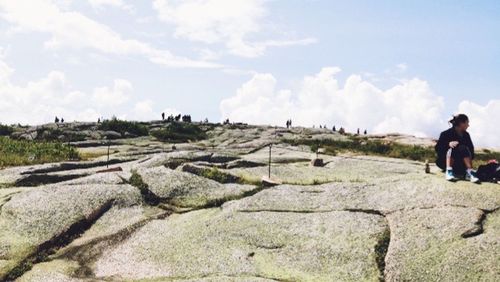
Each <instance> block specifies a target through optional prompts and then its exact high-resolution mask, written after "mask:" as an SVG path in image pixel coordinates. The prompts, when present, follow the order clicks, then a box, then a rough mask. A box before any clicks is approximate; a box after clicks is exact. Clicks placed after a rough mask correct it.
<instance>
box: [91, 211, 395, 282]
mask: <svg viewBox="0 0 500 282" xmlns="http://www.w3.org/2000/svg"><path fill="white" fill-rule="evenodd" d="M271 227H272V228H271ZM386 236H387V225H386V222H385V219H384V218H383V217H382V216H378V215H373V214H366V213H358V212H326V213H276V212H255V213H253V212H250V213H239V212H238V213H233V212H228V211H224V210H222V211H221V210H220V209H208V210H201V211H195V212H189V213H186V214H182V215H172V216H171V217H169V218H167V219H165V220H155V221H152V222H150V223H149V224H147V225H146V226H144V227H143V228H142V229H140V230H139V231H138V232H136V233H135V234H133V235H132V236H131V237H130V238H129V239H127V240H125V241H124V242H123V243H122V244H120V245H118V246H117V247H116V248H115V249H113V250H110V251H107V252H105V253H104V254H103V255H102V257H101V258H100V259H99V260H98V261H97V262H96V264H95V268H94V269H93V273H95V275H96V277H97V278H98V279H107V278H110V277H113V279H118V280H137V279H158V280H162V279H163V280H167V279H172V278H176V279H187V280H189V279H192V280H194V281H197V279H198V278H202V277H213V276H229V277H241V279H243V280H244V277H259V278H267V279H276V280H294V281H297V280H300V281H346V280H351V281H360V280H363V281H378V280H379V278H380V275H381V273H380V270H379V268H378V264H377V261H378V259H379V254H377V252H376V251H375V249H376V248H377V246H378V244H379V243H380V241H381V240H384V238H385V237H386Z"/></svg>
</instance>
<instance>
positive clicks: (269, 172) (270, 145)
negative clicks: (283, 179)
mask: <svg viewBox="0 0 500 282" xmlns="http://www.w3.org/2000/svg"><path fill="white" fill-rule="evenodd" d="M272 147H273V144H269V171H268V177H269V179H271V148H272Z"/></svg>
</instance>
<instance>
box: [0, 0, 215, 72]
mask: <svg viewBox="0 0 500 282" xmlns="http://www.w3.org/2000/svg"><path fill="white" fill-rule="evenodd" d="M67 9H68V7H64V6H58V5H57V3H56V2H53V1H51V0H38V1H30V0H16V1H11V0H0V11H1V12H0V15H1V17H2V18H4V19H5V20H7V21H8V22H10V23H12V24H13V25H14V29H15V30H16V31H36V32H42V33H48V34H50V35H51V38H50V40H48V41H47V42H45V47H46V48H61V47H70V48H76V49H81V48H91V49H95V50H98V51H101V52H104V53H108V54H115V55H141V56H145V57H146V58H148V59H149V60H150V61H151V62H153V63H156V64H161V65H165V66H169V67H194V68H206V67H218V65H217V64H215V63H210V62H205V61H197V60H191V59H188V58H184V57H178V56H175V55H173V54H172V53H171V52H170V51H168V50H160V49H156V48H154V47H151V46H150V45H149V44H147V43H144V42H141V41H137V40H133V39H123V38H122V37H121V35H120V34H118V33H117V32H115V31H113V30H112V29H111V28H109V27H108V26H106V25H103V24H101V23H99V22H97V21H94V20H92V19H90V18H88V17H86V16H84V15H83V14H81V13H79V12H75V11H71V10H67Z"/></svg>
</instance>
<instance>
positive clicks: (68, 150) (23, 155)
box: [0, 137, 79, 167]
mask: <svg viewBox="0 0 500 282" xmlns="http://www.w3.org/2000/svg"><path fill="white" fill-rule="evenodd" d="M74 159H79V154H78V151H77V150H76V149H75V148H73V147H71V146H68V145H67V144H63V143H60V142H39V141H24V140H12V139H10V138H7V137H0V167H6V166H18V165H31V164H41V163H49V162H60V161H65V160H74Z"/></svg>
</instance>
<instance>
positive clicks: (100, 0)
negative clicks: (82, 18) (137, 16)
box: [88, 0, 133, 12]
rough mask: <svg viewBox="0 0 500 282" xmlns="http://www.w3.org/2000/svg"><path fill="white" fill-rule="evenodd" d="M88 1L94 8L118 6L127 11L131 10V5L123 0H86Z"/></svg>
mask: <svg viewBox="0 0 500 282" xmlns="http://www.w3.org/2000/svg"><path fill="white" fill-rule="evenodd" d="M88 1H89V4H90V6H92V8H94V9H96V10H99V9H102V8H104V7H106V6H109V7H115V8H120V9H123V10H126V11H128V12H132V11H133V7H132V6H131V5H127V4H125V2H123V0H88Z"/></svg>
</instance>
